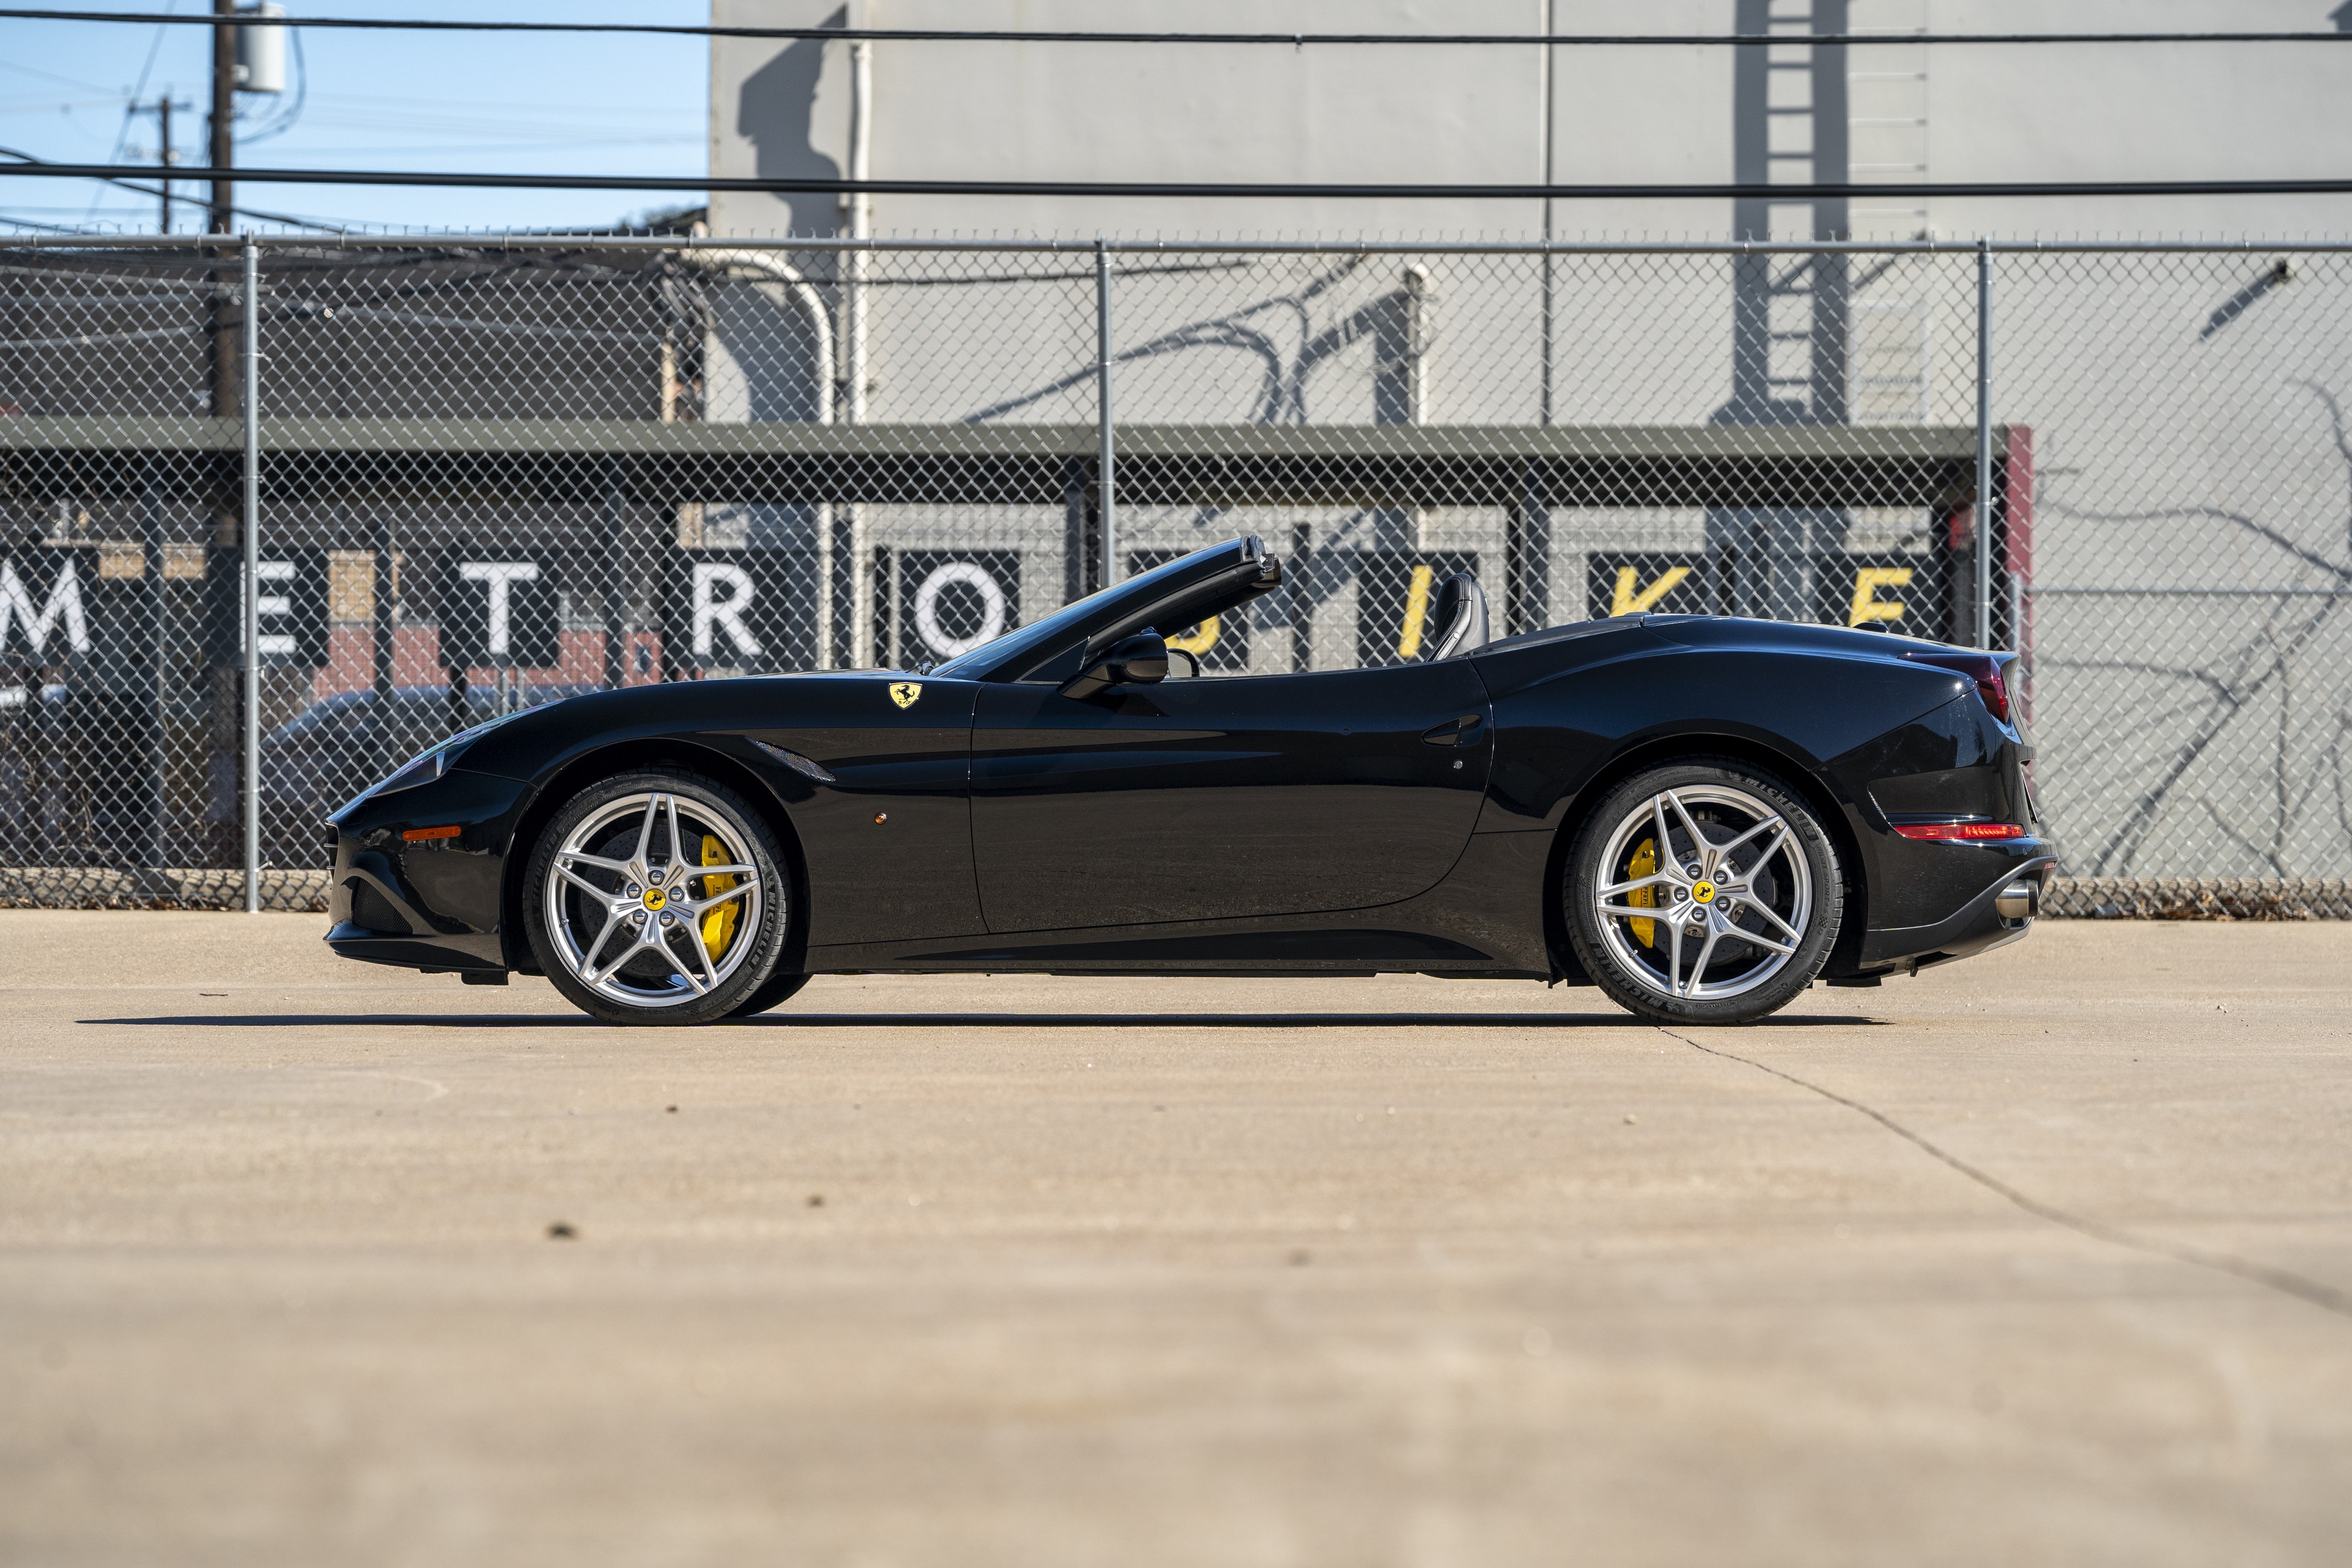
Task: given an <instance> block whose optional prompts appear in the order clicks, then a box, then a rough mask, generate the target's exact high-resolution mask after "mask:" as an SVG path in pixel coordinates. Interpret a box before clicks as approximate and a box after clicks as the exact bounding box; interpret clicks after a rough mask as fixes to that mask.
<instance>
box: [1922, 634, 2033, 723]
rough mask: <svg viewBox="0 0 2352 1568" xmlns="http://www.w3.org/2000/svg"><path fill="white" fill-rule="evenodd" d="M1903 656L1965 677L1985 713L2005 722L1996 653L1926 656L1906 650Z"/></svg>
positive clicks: (2005, 693) (2005, 691)
mask: <svg viewBox="0 0 2352 1568" xmlns="http://www.w3.org/2000/svg"><path fill="white" fill-rule="evenodd" d="M1903 656H1904V657H1905V658H1906V659H1909V660H1910V661H1912V662H1913V663H1914V664H1933V665H1935V666H1936V667H1937V669H1939V670H1949V671H1951V672H1952V674H1956V675H1966V676H1967V677H1968V678H1969V680H1972V681H1974V682H1975V683H1976V684H1977V695H1979V696H1980V697H1982V698H1983V699H1984V706H1985V711H1986V712H1988V713H1990V714H1991V715H1992V716H1993V717H1995V718H1997V719H1999V720H2000V722H2001V723H2003V724H2007V723H2008V722H2009V683H2008V682H2007V681H2005V680H2003V679H2002V678H2001V660H2000V655H1999V654H1998V653H1925V652H1919V651H1915V650H1912V649H1907V648H1906V649H1905V650H1904V653H1903Z"/></svg>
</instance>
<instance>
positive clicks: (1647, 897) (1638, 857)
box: [1625, 839, 1658, 947]
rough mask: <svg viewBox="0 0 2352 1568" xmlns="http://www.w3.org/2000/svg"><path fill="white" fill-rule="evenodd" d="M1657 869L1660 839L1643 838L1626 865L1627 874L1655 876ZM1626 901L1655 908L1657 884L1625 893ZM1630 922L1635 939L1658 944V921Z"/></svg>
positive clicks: (1645, 907)
mask: <svg viewBox="0 0 2352 1568" xmlns="http://www.w3.org/2000/svg"><path fill="white" fill-rule="evenodd" d="M1657 871H1658V841H1657V840H1655V839H1643V841H1642V842H1641V844H1640V846H1639V847H1638V848H1636V849H1635V850H1634V851H1633V860H1632V861H1631V862H1629V863H1628V864H1627V865H1626V867H1625V874H1626V875H1627V876H1628V877H1629V878H1630V877H1637V876H1655V875H1656V874H1657ZM1625 902H1626V903H1628V904H1632V905H1633V907H1634V908H1636V909H1655V908H1656V907H1657V906H1658V890H1657V888H1656V886H1655V885H1652V886H1649V887H1637V888H1635V889H1634V890H1633V892H1631V893H1629V894H1626V895H1625ZM1628 924H1629V925H1632V926H1633V937H1634V940H1636V941H1638V942H1640V943H1641V944H1642V946H1644V947H1654V946H1657V945H1658V923H1657V922H1656V921H1654V920H1634V921H1630V922H1628Z"/></svg>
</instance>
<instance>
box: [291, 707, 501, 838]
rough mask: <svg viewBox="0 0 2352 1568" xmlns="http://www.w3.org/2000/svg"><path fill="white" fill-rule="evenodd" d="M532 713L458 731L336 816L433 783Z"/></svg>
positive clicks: (369, 787)
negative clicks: (494, 732) (501, 730)
mask: <svg viewBox="0 0 2352 1568" xmlns="http://www.w3.org/2000/svg"><path fill="white" fill-rule="evenodd" d="M528 712H530V709H529V708H517V709H515V711H514V712H512V713H502V714H500V715H499V716H498V717H496V718H493V719H486V720H484V721H483V722H482V723H480V724H478V725H476V726H474V727H473V728H471V729H461V730H459V731H458V732H457V734H455V735H453V736H451V737H449V738H448V739H446V740H445V741H442V742H440V743H438V744H437V745H436V746H435V747H433V748H432V749H431V750H429V751H425V752H420V753H418V754H417V755H416V756H415V757H413V758H410V759H409V760H408V761H406V762H404V763H402V764H401V765H400V766H399V767H398V768H394V770H393V772H392V773H391V774H390V775H389V776H388V777H386V778H384V779H382V780H380V781H378V782H376V783H373V784H371V785H369V786H368V787H367V788H366V789H362V790H361V791H360V792H359V793H358V794H356V795H354V796H352V798H351V800H350V801H349V802H348V803H347V804H345V805H344V806H343V807H342V808H341V810H337V811H336V812H335V814H334V815H335V816H336V817H341V815H342V814H343V812H344V811H348V810H351V809H352V807H353V806H356V805H358V804H359V803H360V802H361V801H362V800H374V799H375V798H376V797H377V796H379V795H390V794H394V793H396V792H397V791H399V790H402V789H415V788H416V787H417V786H418V785H419V784H430V783H432V782H433V780H435V779H438V778H440V777H441V775H443V774H444V773H446V772H448V771H449V769H450V768H454V767H456V766H457V758H459V757H461V756H463V755H464V754H465V750H466V748H467V747H469V746H471V745H473V744H474V742H476V741H478V740H479V739H481V738H482V737H484V736H486V735H488V733H489V732H490V731H492V730H494V729H496V728H498V727H499V726H500V725H502V724H505V723H507V722H509V720H512V719H518V718H520V717H521V716H523V715H524V714H526V713H528ZM329 820H330V821H332V820H333V819H332V818H331V819H329Z"/></svg>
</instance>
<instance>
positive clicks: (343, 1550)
mask: <svg viewBox="0 0 2352 1568" xmlns="http://www.w3.org/2000/svg"><path fill="white" fill-rule="evenodd" d="M319 930H320V922H319V921H318V920H317V919H316V918H315V917H298V916H283V917H280V916H246V915H85V914H62V913H37V912H25V913H9V914H0V943H5V950H6V951H7V952H8V953H9V954H10V955H11V956H12V957H13V960H14V961H13V963H12V964H11V965H10V966H9V969H8V976H7V979H6V983H5V998H0V1008H5V1015H0V1016H5V1020H6V1022H5V1040H6V1046H5V1051H0V1562H5V1563H12V1564H13V1563H27V1564H31V1563H41V1564H49V1563H58V1564H79V1563H124V1564H129V1563H141V1564H146V1563H223V1564H228V1563H235V1564H240V1565H245V1564H279V1563H283V1564H305V1565H309V1564H322V1563H336V1564H346V1563H356V1564H375V1563H387V1564H389V1563H415V1564H433V1565H436V1568H438V1565H446V1564H473V1563H484V1564H488V1563H497V1564H541V1563H544V1564H551V1565H555V1564H562V1565H565V1568H571V1565H576V1564H597V1563H647V1564H656V1563H658V1564H698V1563H712V1564H719V1563H725V1564H736V1563H753V1562H758V1563H793V1564H834V1563H840V1564H845V1565H847V1564H856V1565H881V1564H927V1565H928V1564H941V1565H946V1564H954V1565H957V1568H964V1565H982V1568H987V1565H995V1564H1004V1565H1014V1564H1018V1565H1020V1568H1059V1565H1063V1564H1097V1563H1120V1564H1162V1563H1166V1564H1176V1563H1184V1564H1194V1563H1214V1564H1220V1565H1224V1564H1240V1565H1256V1564H1269V1565H1270V1564H1290V1563H1298V1564H1310V1563H1311V1564H1321V1563H1345V1564H1355V1563H1366V1564H1386V1563H1394V1564H1400V1565H1404V1564H1412V1565H1420V1564H1430V1565H1437V1564H1457V1563H1458V1564H1464V1565H1465V1568H1466V1565H1476V1568H1486V1565H1492V1564H1516V1563H1545V1564H1550V1563H1570V1562H1576V1563H1809V1564H1810V1563H1857V1564H1859V1563H1905V1564H1922V1563H1930V1564H1932V1563H1956V1564H1958V1563H1967V1564H1981V1563H2005V1564H2013V1563H2063V1564H2069V1565H2074V1564H2083V1563H2131V1564H2136V1565H2140V1564H2162V1563H2184V1564H2186V1563H2195V1564H2211V1563H2231V1564H2252V1565H2261V1564H2272V1563H2336V1562H2341V1561H2343V1560H2344V1556H2345V1553H2346V1552H2347V1546H2346V1542H2347V1538H2352V1481H2347V1477H2352V925H2116V924H2099V925H2064V924H2057V925H2044V926H2043V927H2042V929H2041V930H2039V931H2037V932H2036V933H2035V934H2034V935H2033V936H2032V938H2031V939H2030V940H2029V941H2027V942H2026V943H2024V944H2022V945H2021V946H2016V947H2012V948H2010V949H2008V950H2005V951H2003V952H2000V953H1998V954H1994V955H1991V956H1988V957H1985V958H1983V959H1980V960H1978V961H1976V962H1972V963H1969V964H1963V965H1959V966H1956V967H1952V968H1950V969H1948V970H1946V971H1943V972H1941V973H1933V974H1930V975H1928V976H1926V977H1920V978H1918V979H1916V980H1908V981H1897V982H1891V983H1889V984H1888V985H1887V986H1886V987H1885V988H1882V989H1879V990H1874V991H1830V990H1821V989H1817V990H1815V991H1813V992H1811V993H1810V994H1809V995H1808V996H1806V997H1805V998H1801V1002H1800V1004H1799V1005H1798V1006H1797V1007H1796V1008H1794V1009H1791V1011H1790V1014H1788V1015H1786V1016H1784V1017H1782V1018H1781V1019H1777V1020H1775V1022H1774V1023H1773V1024H1771V1025H1769V1026H1767V1027H1763V1028H1758V1029H1752V1030H1679V1031H1675V1032H1667V1031H1664V1030H1656V1029H1652V1028H1647V1027H1643V1026H1640V1025H1636V1024H1634V1023H1633V1022H1632V1021H1631V1020H1630V1019H1627V1018H1625V1017H1624V1016H1622V1014H1618V1013H1616V1012H1614V1011H1613V1010H1609V1009H1606V1007H1605V1004H1603V1003H1602V1002H1601V1000H1600V998H1599V997H1598V994H1597V993H1595V992H1592V991H1590V990H1568V989H1558V990H1551V991H1546V990H1544V989H1541V988H1537V987H1533V986H1513V985H1503V984H1484V983H1475V984H1474V983H1454V982H1448V981H1443V980H1433V979H1422V978H1409V977H1394V978H1384V979H1378V980H1347V981H1329V982H1314V983H1307V982H1297V981H1278V982H1276V981H1269V982H1239V981H1232V980H1197V981H1179V980H1171V981H1132V980H1107V981H1101V982H1093V981H1082V980H1074V979H1029V978H1001V979H961V978H923V979H902V978H841V979H821V980H818V981H816V982H815V983H814V985H812V986H811V987H810V988H809V989H808V990H807V991H805V992H804V993H803V995H802V996H801V997H800V998H797V999H796V1000H795V1001H794V1002H793V1003H791V1004H788V1006H787V1008H786V1009H785V1010H784V1011H783V1012H782V1013H780V1014H776V1015H772V1016H771V1017H769V1018H766V1019H761V1020H758V1021H757V1022H754V1023H751V1024H748V1025H743V1026H735V1027H726V1028H718V1029H709V1030H699V1031H692V1032H668V1031H651V1030H635V1031H624V1030H609V1029H604V1028H601V1027H597V1026H595V1025H593V1024H591V1023H590V1022H589V1021H588V1020H587V1019H584V1018H583V1017H581V1016H578V1015H576V1014H574V1013H572V1012H571V1011H570V1010H569V1009H567V1008H566V1007H565V1006H564V1005H563V1004H562V1002H561V1000H560V999H559V998H557V997H556V995H555V994H554V992H553V991H552V990H551V988H549V987H547V986H546V985H545V984H544V983H543V982H538V981H522V982H518V983H517V984H516V985H515V986H514V987H512V988H509V989H506V990H489V989H478V988H461V987H460V986H459V985H458V984H457V982H456V980H454V979H450V978H424V977H413V976H406V975H403V974H399V973H395V972H392V971H381V970H370V969H367V968H364V967H360V966H355V965H350V964H343V963H340V962H338V961H336V960H333V959H331V958H330V957H329V956H327V955H326V954H325V952H324V951H323V949H322V948H321V947H320V944H319V942H318V940H317V937H318V936H319Z"/></svg>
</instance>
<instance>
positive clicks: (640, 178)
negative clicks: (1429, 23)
mask: <svg viewBox="0 0 2352 1568" xmlns="http://www.w3.org/2000/svg"><path fill="white" fill-rule="evenodd" d="M0 151H4V150H0ZM16 156H18V157H22V156H24V155H23V154H22V153H18V154H16ZM11 175H14V176H26V177H31V178H36V179H50V180H112V181H115V182H117V183H120V182H121V181H123V180H125V179H136V178H142V177H143V178H147V179H152V178H154V171H153V170H152V168H149V167H147V166H145V165H142V164H135V163H134V164H120V163H44V162H25V163H0V176H11ZM172 177H173V179H175V180H191V181H205V180H249V181H253V182H256V183H263V184H279V185H414V186H466V187H474V188H482V189H489V190H509V191H727V192H753V193H760V192H764V193H770V194H774V195H820V194H821V195H839V194H849V195H861V194H862V195H875V196H1139V197H1150V198H1155V199H1165V200H1175V199H1181V198H1197V197H1219V198H1228V197H1230V198H1249V197H1268V196H1271V197H1279V198H1286V199H1289V200H1294V201H1296V200H1314V199H1320V198H1331V199H1351V200H1376V199H1386V200H1392V201H1393V200H1407V201H1431V200H1446V199H1454V200H1468V201H1509V202H1518V201H1527V202H1535V201H1543V200H1546V199H1550V200H1556V201H1649V200H1730V201H1737V200H1749V199H1759V200H1764V201H1775V202H1811V201H1820V200H1822V199H1825V198H1835V197H1841V196H1843V197H1853V196H1920V197H1927V198H1936V197H1948V196H2001V197H2038V196H2328V195H2347V194H2352V179H2342V180H2070V181H2007V180H1940V181H1891V182H1889V183H1885V184H1868V185H1857V184H1833V185H1832V184H1816V185H1771V184H1680V185H1668V184H1657V185H1499V184H1497V185H1414V184H1248V183H1234V182H1219V181H1203V182H1194V183H1171V182H1150V181H1124V180H1121V181H1112V180H758V179H717V178H713V177H711V176H709V175H686V176H681V177H673V178H664V177H662V176H659V175H629V174H491V173H482V174H477V173H464V172H450V171H404V170H389V169H196V168H175V169H173V171H172Z"/></svg>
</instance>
